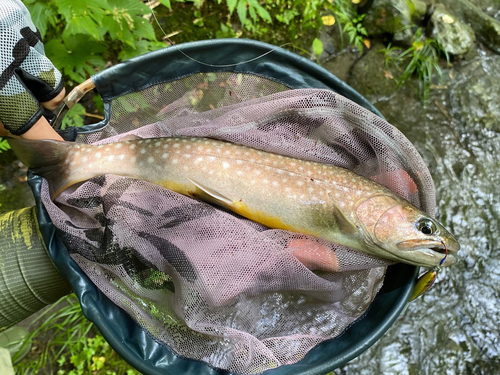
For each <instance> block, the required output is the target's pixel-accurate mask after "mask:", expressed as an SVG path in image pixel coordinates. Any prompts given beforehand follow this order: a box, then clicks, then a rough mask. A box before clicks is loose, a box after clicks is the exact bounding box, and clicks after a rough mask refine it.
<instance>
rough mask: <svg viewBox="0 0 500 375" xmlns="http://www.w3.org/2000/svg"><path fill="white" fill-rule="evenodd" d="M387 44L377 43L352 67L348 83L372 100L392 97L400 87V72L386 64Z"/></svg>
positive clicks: (391, 65)
mask: <svg viewBox="0 0 500 375" xmlns="http://www.w3.org/2000/svg"><path fill="white" fill-rule="evenodd" d="M383 50H385V46H384V45H383V44H381V43H377V44H375V45H373V46H372V48H371V49H370V51H368V52H367V53H366V54H365V55H363V56H362V57H361V58H360V59H359V60H358V61H357V62H356V64H354V66H353V67H352V69H351V72H350V74H349V77H348V79H347V83H348V84H349V85H351V86H352V87H353V88H354V89H355V90H357V91H358V92H359V93H360V94H361V95H363V96H365V97H366V98H367V99H368V100H370V101H377V100H378V99H380V98H381V97H390V96H391V95H393V94H394V93H395V92H396V90H397V87H398V83H397V79H398V78H399V75H400V72H399V71H398V70H397V69H396V67H395V66H394V65H393V64H386V58H385V55H384V53H383Z"/></svg>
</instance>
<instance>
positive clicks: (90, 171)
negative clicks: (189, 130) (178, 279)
mask: <svg viewBox="0 0 500 375" xmlns="http://www.w3.org/2000/svg"><path fill="white" fill-rule="evenodd" d="M9 143H10V146H11V147H12V149H13V150H14V152H15V153H16V155H17V156H18V157H19V159H20V160H21V161H22V162H23V163H24V164H25V165H26V166H28V167H29V168H31V169H32V170H33V172H35V173H36V174H38V175H41V176H43V177H44V178H46V179H47V181H48V183H49V189H50V194H51V197H52V199H54V198H55V197H56V196H57V195H58V194H60V193H61V192H62V191H63V190H64V189H66V188H67V187H69V186H71V185H73V184H75V183H78V182H82V181H85V180H88V179H90V178H93V177H96V176H100V175H104V174H115V175H120V176H126V177H131V178H134V179H140V180H145V181H149V182H152V183H155V184H158V185H161V186H163V187H165V188H167V189H170V190H173V191H175V192H177V193H180V194H184V195H186V196H190V197H194V198H197V199H201V200H203V201H206V202H208V203H211V204H215V205H218V206H221V207H224V208H226V209H229V210H231V211H233V212H235V213H237V214H239V215H241V216H244V217H246V218H248V219H250V220H253V221H256V222H258V223H261V224H263V225H265V226H267V227H269V228H274V229H285V230H289V231H293V232H298V233H303V234H307V235H312V236H315V237H318V238H321V239H324V240H327V241H330V242H334V243H337V244H340V245H345V246H348V247H350V248H352V249H356V250H359V251H362V252H364V253H368V254H371V255H374V256H377V257H381V258H385V259H389V260H393V261H396V262H404V263H409V264H413V265H417V266H424V267H434V266H436V265H438V264H439V262H440V261H441V260H442V259H443V257H444V253H445V249H446V248H447V251H448V256H447V258H446V262H445V263H444V265H451V264H454V263H455V262H456V257H455V256H454V254H455V253H456V252H457V251H458V250H459V249H460V245H459V243H458V242H457V240H455V238H454V237H453V236H452V235H451V234H450V233H449V232H448V231H447V230H446V229H445V228H444V227H443V226H442V225H441V224H440V223H439V222H437V221H436V220H434V219H433V218H431V217H429V216H428V215H427V214H426V213H425V212H423V211H421V210H420V209H418V208H417V207H415V206H413V205H412V204H410V203H409V202H408V201H406V200H405V199H403V198H401V197H399V196H398V195H396V194H395V193H394V192H392V191H391V190H389V189H387V188H385V187H383V186H382V185H380V184H378V183H376V182H374V181H371V180H369V179H367V178H364V177H362V176H359V175H357V174H355V173H353V172H351V171H349V170H347V169H344V168H340V167H335V166H331V165H325V164H320V163H315V162H310V161H304V160H299V159H295V158H291V157H286V156H282V155H277V154H272V153H268V152H263V151H259V150H256V149H252V148H248V147H245V146H239V145H236V144H232V143H228V142H223V141H217V140H212V139H206V138H152V139H133V140H127V141H121V142H116V143H111V144H105V145H98V146H95V145H85V144H75V143H70V142H60V141H53V140H41V141H32V140H29V141H28V140H21V139H11V140H9Z"/></svg>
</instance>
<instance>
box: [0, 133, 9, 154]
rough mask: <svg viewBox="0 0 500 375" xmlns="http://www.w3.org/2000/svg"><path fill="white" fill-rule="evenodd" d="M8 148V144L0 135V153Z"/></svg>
mask: <svg viewBox="0 0 500 375" xmlns="http://www.w3.org/2000/svg"><path fill="white" fill-rule="evenodd" d="M7 150H10V145H9V143H8V142H7V140H6V139H5V138H2V137H0V154H1V153H2V152H3V151H7Z"/></svg>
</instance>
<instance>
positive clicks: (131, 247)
mask: <svg viewBox="0 0 500 375" xmlns="http://www.w3.org/2000/svg"><path fill="white" fill-rule="evenodd" d="M179 81H180V82H179ZM179 81H177V82H174V83H166V84H159V85H156V86H153V87H150V88H148V89H146V90H144V91H141V92H136V93H131V94H127V95H125V96H123V97H120V98H117V99H115V100H114V101H113V103H112V109H113V111H112V117H111V120H110V122H109V124H108V125H107V126H106V127H104V128H103V129H101V130H99V131H97V132H93V133H87V134H83V135H81V136H80V138H79V139H78V142H83V143H93V144H107V143H113V142H116V141H119V140H121V139H126V138H124V137H128V136H130V135H134V136H138V137H141V138H153V137H174V136H175V137H203V138H211V139H218V140H224V141H229V142H233V143H237V144H241V145H245V146H249V147H252V148H256V149H260V150H264V151H267V152H273V153H277V154H280V155H284V156H291V157H295V158H299V159H304V160H309V161H314V162H319V163H323V164H331V165H336V166H340V167H344V168H348V169H350V170H352V171H354V172H356V173H358V174H360V175H362V176H364V177H367V178H370V179H372V180H375V181H377V182H378V183H380V184H382V185H385V186H386V187H388V188H390V189H392V190H393V191H395V192H397V193H398V194H399V195H401V196H403V197H404V198H406V199H407V200H409V201H410V202H412V203H413V204H415V205H416V206H419V207H420V208H422V209H424V210H426V211H427V212H428V213H430V214H431V215H432V214H433V213H434V200H435V198H434V195H433V194H434V187H433V183H432V179H431V177H430V175H429V172H428V171H427V168H426V166H425V164H424V162H423V161H422V159H421V157H420V156H419V155H418V153H417V151H416V150H415V149H414V147H413V146H412V145H411V144H410V142H409V141H408V140H407V139H406V138H405V137H404V136H403V135H402V134H401V133H400V132H399V131H398V130H397V129H395V128H394V127H393V126H391V125H390V124H388V123H387V122H386V121H384V120H383V119H381V118H379V117H377V116H375V115H374V114H372V113H371V112H369V111H367V110H365V109H363V108H362V107H360V106H358V105H356V104H355V103H353V102H351V101H349V100H348V99H346V98H344V97H342V96H340V95H338V94H336V93H334V92H332V91H327V90H316V89H301V90H289V89H288V88H286V87H284V86H283V85H281V84H278V83H275V82H273V81H269V80H266V79H264V78H261V77H256V76H253V75H244V74H233V73H218V74H215V73H208V74H196V75H194V76H191V77H186V78H183V79H182V80H179ZM155 162H157V163H161V160H157V161H155ZM242 178H245V177H244V176H242ZM346 183H348V182H347V181H346ZM256 189H266V187H265V184H264V182H263V181H260V182H259V184H257V185H256ZM42 199H43V201H44V204H45V206H46V207H47V210H48V212H49V214H50V216H51V219H52V221H53V222H54V224H55V225H56V227H58V228H59V229H60V230H61V233H62V234H63V239H64V242H65V244H66V246H67V248H68V250H69V251H70V254H71V256H72V258H73V259H74V260H75V261H76V262H77V264H78V265H79V266H80V267H81V268H82V270H83V271H84V272H85V273H86V275H88V276H89V278H90V279H91V280H92V281H93V282H94V283H95V285H97V287H98V288H99V289H100V290H101V291H102V292H103V293H104V294H105V295H106V296H108V297H109V298H110V299H111V300H112V301H113V302H114V303H115V304H116V305H118V306H120V307H121V308H122V309H123V310H125V311H126V312H127V313H128V314H130V316H132V317H133V318H134V319H135V321H137V322H138V324H140V325H141V326H142V327H143V328H144V329H145V330H147V331H149V332H150V333H151V334H152V335H153V336H154V337H155V338H156V339H157V340H158V341H160V342H162V343H164V344H166V345H168V346H169V347H170V348H171V349H172V350H173V351H174V352H175V353H177V354H179V355H181V356H184V357H187V358H192V359H196V360H200V361H203V362H205V363H207V364H209V365H211V366H213V367H214V368H218V369H223V370H229V371H232V372H234V373H239V374H256V373H261V372H263V371H265V370H267V369H271V368H276V367H279V366H282V365H285V364H292V363H296V362H297V361H299V360H300V359H302V358H303V357H304V356H305V355H306V354H307V352H308V351H309V350H311V349H312V348H313V347H314V346H316V345H317V344H319V343H321V342H322V341H325V340H328V339H331V338H334V337H337V336H338V335H340V334H341V333H342V332H343V331H344V330H345V329H346V328H347V327H348V326H349V325H350V324H352V323H353V322H354V321H355V320H356V319H358V318H359V317H360V316H362V315H363V313H364V312H365V311H366V309H367V308H368V306H369V304H370V303H371V301H372V300H373V298H374V297H375V295H376V294H377V292H378V291H379V290H380V288H381V286H382V283H383V279H384V274H385V270H386V266H387V265H388V264H389V263H388V262H387V261H385V260H381V259H378V258H375V257H372V256H369V255H366V254H363V253H359V252H357V251H354V250H352V249H349V248H346V247H343V246H339V245H336V244H332V243H329V242H326V241H322V240H319V239H316V238H313V237H310V236H306V235H302V234H297V233H292V232H288V231H285V230H276V229H269V228H267V227H265V226H262V225H260V224H257V223H255V222H252V221H250V220H247V219H245V218H242V217H240V216H238V215H236V214H233V213H231V212H228V211H225V210H223V209H220V208H217V207H215V206H212V205H209V204H207V203H205V202H201V201H197V200H195V199H192V198H190V197H187V196H184V195H180V194H177V193H175V192H172V191H170V190H167V189H164V188H162V187H160V186H157V185H154V184H151V183H148V182H145V181H141V180H135V179H132V178H126V177H119V176H115V175H105V176H101V177H97V178H93V179H91V180H89V181H86V182H84V183H81V184H78V185H74V186H72V187H70V188H68V189H67V190H65V191H64V192H63V193H62V194H61V195H59V196H58V197H57V199H56V201H55V202H52V201H51V200H50V196H49V190H48V186H47V184H45V185H44V186H43V189H42ZM299 254H300V255H299ZM321 254H323V255H324V254H330V255H329V256H328V257H326V258H325V257H324V256H323V257H322V256H320V255H321ZM333 263H334V266H332V264H333Z"/></svg>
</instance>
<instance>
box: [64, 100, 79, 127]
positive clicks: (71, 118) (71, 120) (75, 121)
mask: <svg viewBox="0 0 500 375" xmlns="http://www.w3.org/2000/svg"><path fill="white" fill-rule="evenodd" d="M83 116H85V107H84V106H83V105H81V104H80V103H76V104H75V106H74V107H73V108H71V109H70V110H69V111H68V113H67V114H66V116H65V117H64V119H63V123H62V126H61V128H62V129H66V128H68V127H80V126H83Z"/></svg>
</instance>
